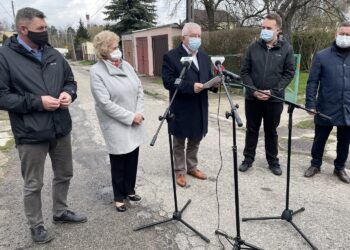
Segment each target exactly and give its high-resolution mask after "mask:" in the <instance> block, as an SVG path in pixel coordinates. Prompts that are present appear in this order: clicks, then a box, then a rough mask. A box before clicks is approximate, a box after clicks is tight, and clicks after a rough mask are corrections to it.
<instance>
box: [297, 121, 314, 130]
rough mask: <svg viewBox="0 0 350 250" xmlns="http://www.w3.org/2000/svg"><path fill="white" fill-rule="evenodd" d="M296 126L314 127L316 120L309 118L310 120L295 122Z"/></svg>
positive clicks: (303, 127)
mask: <svg viewBox="0 0 350 250" xmlns="http://www.w3.org/2000/svg"><path fill="white" fill-rule="evenodd" d="M295 127H297V128H301V129H314V128H315V124H314V120H313V119H308V120H304V121H301V122H298V123H297V124H295Z"/></svg>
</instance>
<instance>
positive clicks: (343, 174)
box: [333, 169, 350, 183]
mask: <svg viewBox="0 0 350 250" xmlns="http://www.w3.org/2000/svg"><path fill="white" fill-rule="evenodd" d="M333 174H334V175H336V176H338V178H339V179H340V180H341V181H342V182H345V183H350V177H349V176H348V174H347V173H346V171H345V169H343V170H337V169H334V172H333Z"/></svg>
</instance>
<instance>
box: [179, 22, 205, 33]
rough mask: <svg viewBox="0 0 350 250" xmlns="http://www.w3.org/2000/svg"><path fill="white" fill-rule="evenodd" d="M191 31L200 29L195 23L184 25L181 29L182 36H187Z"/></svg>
mask: <svg viewBox="0 0 350 250" xmlns="http://www.w3.org/2000/svg"><path fill="white" fill-rule="evenodd" d="M191 29H201V30H202V28H201V26H199V25H198V24H197V23H185V25H184V27H183V28H182V36H186V35H188V33H189V32H190V30H191Z"/></svg>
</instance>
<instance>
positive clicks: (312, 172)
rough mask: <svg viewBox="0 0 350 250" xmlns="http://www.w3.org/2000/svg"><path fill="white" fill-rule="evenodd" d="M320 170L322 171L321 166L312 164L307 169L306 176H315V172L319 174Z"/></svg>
mask: <svg viewBox="0 0 350 250" xmlns="http://www.w3.org/2000/svg"><path fill="white" fill-rule="evenodd" d="M319 172H321V170H320V168H318V167H315V166H311V167H309V168H308V169H306V171H305V173H304V176H305V177H308V178H309V177H312V176H314V175H315V174H318V173H319Z"/></svg>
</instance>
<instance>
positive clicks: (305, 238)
mask: <svg viewBox="0 0 350 250" xmlns="http://www.w3.org/2000/svg"><path fill="white" fill-rule="evenodd" d="M289 223H290V224H292V226H293V227H294V228H295V230H297V231H298V233H299V234H300V235H301V236H302V237H303V238H304V240H306V241H307V243H309V245H310V246H311V247H312V249H313V250H317V249H318V248H317V247H315V246H314V245H313V244H312V242H311V241H310V240H309V239H308V238H307V237H306V236H305V234H304V233H303V232H302V231H301V230H300V229H299V228H298V227H297V225H295V224H294V222H293V221H289Z"/></svg>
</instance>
